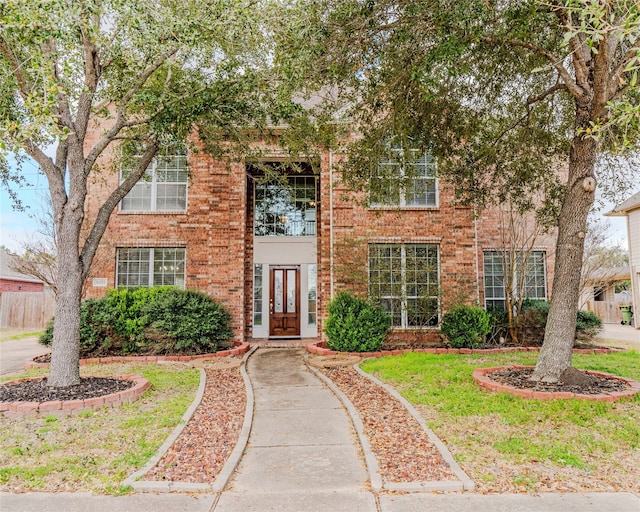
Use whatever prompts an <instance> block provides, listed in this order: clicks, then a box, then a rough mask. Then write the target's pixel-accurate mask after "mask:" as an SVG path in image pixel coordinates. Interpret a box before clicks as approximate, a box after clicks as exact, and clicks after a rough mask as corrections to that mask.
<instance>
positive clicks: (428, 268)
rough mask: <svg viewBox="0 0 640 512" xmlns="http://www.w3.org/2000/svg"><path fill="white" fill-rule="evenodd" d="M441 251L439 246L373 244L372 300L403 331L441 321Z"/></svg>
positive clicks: (371, 270) (371, 258)
mask: <svg viewBox="0 0 640 512" xmlns="http://www.w3.org/2000/svg"><path fill="white" fill-rule="evenodd" d="M439 267H440V262H439V251H438V246H437V245H435V244H370V245H369V296H370V297H371V299H373V300H375V301H377V302H378V303H379V304H380V305H381V306H382V308H383V309H384V310H385V311H386V312H388V313H390V314H391V325H392V326H393V327H400V328H418V327H435V326H437V325H438V323H439V321H440V292H439V289H440V285H439Z"/></svg>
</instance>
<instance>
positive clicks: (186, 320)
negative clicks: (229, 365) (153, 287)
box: [142, 288, 233, 354]
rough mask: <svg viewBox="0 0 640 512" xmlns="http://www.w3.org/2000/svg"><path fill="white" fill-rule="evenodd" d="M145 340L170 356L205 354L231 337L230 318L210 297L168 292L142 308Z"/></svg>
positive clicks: (185, 291)
mask: <svg viewBox="0 0 640 512" xmlns="http://www.w3.org/2000/svg"><path fill="white" fill-rule="evenodd" d="M142 312H143V315H144V318H145V321H146V323H147V327H146V328H145V330H144V332H145V336H146V337H147V338H148V339H151V340H153V341H154V342H155V343H156V344H163V345H166V348H165V350H167V351H170V352H174V353H176V352H187V353H189V354H206V353H207V352H215V351H216V350H217V348H218V342H220V341H226V340H228V339H229V338H231V336H232V335H233V333H232V331H231V327H230V323H231V315H230V314H229V312H228V311H227V309H226V308H225V307H224V306H222V305H221V304H219V303H218V302H216V301H214V300H213V299H212V298H211V297H209V296H207V295H205V294H204V293H200V292H197V291H194V290H179V289H177V288H172V289H169V290H167V291H166V292H165V293H163V294H161V295H159V296H158V297H157V298H156V300H154V301H152V302H150V303H149V304H147V305H145V306H144V308H143V310H142Z"/></svg>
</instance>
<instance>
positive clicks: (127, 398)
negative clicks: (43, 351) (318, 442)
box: [0, 341, 251, 417]
mask: <svg viewBox="0 0 640 512" xmlns="http://www.w3.org/2000/svg"><path fill="white" fill-rule="evenodd" d="M234 345H235V348H232V349H229V350H221V351H219V352H215V353H213V354H199V355H197V356H110V357H93V358H88V359H81V360H80V366H86V365H89V364H110V363H159V362H162V361H165V362H167V361H179V362H189V361H196V360H201V359H211V358H214V357H227V356H235V355H242V354H245V353H246V352H248V351H249V349H250V348H251V346H250V345H249V343H245V342H238V341H236V342H234ZM38 357H41V356H35V357H34V358H31V359H28V360H27V361H26V362H25V364H24V369H25V370H28V369H30V368H47V367H49V365H50V363H38V362H36V361H35V360H34V359H37V358H38ZM42 378H43V377H35V378H32V379H14V380H10V381H7V382H3V383H2V384H0V385H5V384H16V383H18V382H22V381H27V380H40V379H42ZM108 378H112V379H128V380H133V381H134V382H135V384H134V385H133V386H132V387H130V388H129V389H125V390H123V391H119V392H117V393H111V394H110V395H104V396H100V397H96V398H88V399H87V400H53V401H50V402H0V415H3V416H8V417H21V416H27V415H37V414H62V415H72V414H78V413H79V412H80V411H86V410H92V409H93V410H96V409H101V408H102V407H118V406H119V405H122V404H124V403H128V402H134V401H135V400H137V399H138V398H140V397H141V396H142V394H143V393H144V392H145V391H146V390H147V389H149V388H150V387H151V383H150V382H149V381H147V380H146V379H144V378H143V377H141V376H139V375H117V376H109V377H108Z"/></svg>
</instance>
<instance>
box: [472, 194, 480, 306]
mask: <svg viewBox="0 0 640 512" xmlns="http://www.w3.org/2000/svg"><path fill="white" fill-rule="evenodd" d="M473 242H474V248H475V251H476V258H475V260H476V303H477V304H478V306H480V261H479V260H480V254H479V253H478V216H477V215H476V205H475V203H474V205H473Z"/></svg>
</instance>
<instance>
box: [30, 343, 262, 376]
mask: <svg viewBox="0 0 640 512" xmlns="http://www.w3.org/2000/svg"><path fill="white" fill-rule="evenodd" d="M233 344H234V345H235V348H232V349H229V350H221V351H220V352H215V353H213V354H198V355H197V356H109V357H91V358H88V359H80V366H85V365H88V364H109V363H137V362H141V363H158V362H161V361H179V362H189V361H195V360H198V359H211V358H212V357H227V356H239V355H243V354H246V353H247V352H248V351H249V349H250V348H251V345H249V343H246V342H242V341H234V342H233ZM43 355H45V354H40V355H39V356H35V357H33V358H30V359H27V361H26V362H25V364H24V369H25V370H29V369H30V368H47V367H48V366H49V364H50V363H37V362H35V361H34V359H36V358H38V357H42V356H43Z"/></svg>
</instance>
